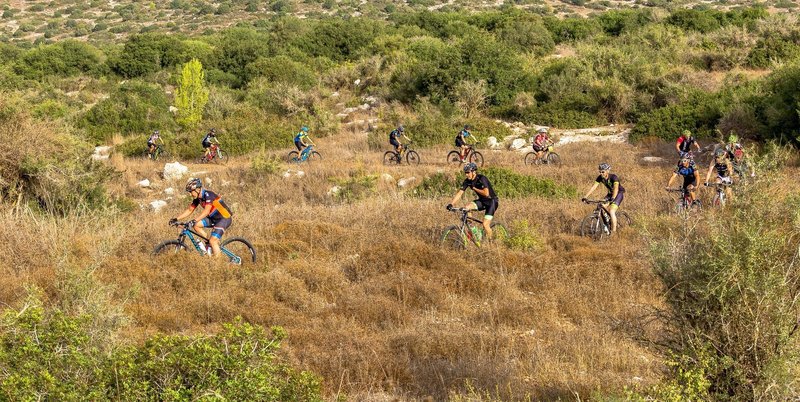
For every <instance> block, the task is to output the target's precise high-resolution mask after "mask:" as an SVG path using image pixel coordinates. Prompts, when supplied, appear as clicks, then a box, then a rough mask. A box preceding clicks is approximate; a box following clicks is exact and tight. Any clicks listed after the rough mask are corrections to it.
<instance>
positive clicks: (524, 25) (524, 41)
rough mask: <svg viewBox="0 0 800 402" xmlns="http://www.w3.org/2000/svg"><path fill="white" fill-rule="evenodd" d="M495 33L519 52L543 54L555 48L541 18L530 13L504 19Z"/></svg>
mask: <svg viewBox="0 0 800 402" xmlns="http://www.w3.org/2000/svg"><path fill="white" fill-rule="evenodd" d="M495 35H497V37H498V38H499V39H500V41H501V42H503V43H505V44H506V45H508V46H510V47H511V48H513V49H515V50H516V51H519V52H530V53H532V54H534V55H537V56H544V55H546V54H549V53H552V51H553V49H555V41H554V40H553V37H552V36H551V35H550V32H549V31H548V30H547V27H545V25H544V23H543V22H542V19H541V18H540V17H534V16H533V15H530V14H525V15H523V16H521V17H519V18H514V19H508V20H506V21H504V22H503V23H502V25H500V26H499V27H498V28H497V30H496V31H495Z"/></svg>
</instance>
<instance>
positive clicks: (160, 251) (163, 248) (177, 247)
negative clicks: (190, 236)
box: [153, 240, 190, 256]
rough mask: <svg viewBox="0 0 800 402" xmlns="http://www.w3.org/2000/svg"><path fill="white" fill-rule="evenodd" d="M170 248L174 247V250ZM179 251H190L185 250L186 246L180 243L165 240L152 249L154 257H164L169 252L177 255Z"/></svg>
mask: <svg viewBox="0 0 800 402" xmlns="http://www.w3.org/2000/svg"><path fill="white" fill-rule="evenodd" d="M170 246H174V248H173V247H170ZM181 250H184V251H190V249H189V248H187V247H186V244H185V243H184V242H182V241H178V240H166V241H163V242H161V243H159V244H158V245H157V246H156V247H155V248H154V249H153V255H154V256H156V255H165V254H169V252H170V251H171V252H173V253H177V252H179V251H181Z"/></svg>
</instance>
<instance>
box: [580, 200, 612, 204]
mask: <svg viewBox="0 0 800 402" xmlns="http://www.w3.org/2000/svg"><path fill="white" fill-rule="evenodd" d="M582 201H583V203H584V204H605V203H607V202H611V200H582Z"/></svg>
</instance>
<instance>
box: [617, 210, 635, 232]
mask: <svg viewBox="0 0 800 402" xmlns="http://www.w3.org/2000/svg"><path fill="white" fill-rule="evenodd" d="M630 225H633V219H631V217H630V215H628V213H627V212H625V211H617V230H619V229H622V228H625V227H628V226H630Z"/></svg>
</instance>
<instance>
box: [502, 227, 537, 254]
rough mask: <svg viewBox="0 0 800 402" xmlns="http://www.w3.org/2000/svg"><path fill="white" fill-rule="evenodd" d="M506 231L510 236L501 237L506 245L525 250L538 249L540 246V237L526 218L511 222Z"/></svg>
mask: <svg viewBox="0 0 800 402" xmlns="http://www.w3.org/2000/svg"><path fill="white" fill-rule="evenodd" d="M508 231H509V234H510V236H509V237H506V238H505V239H503V243H504V244H505V245H506V247H508V248H510V249H513V250H518V251H527V252H535V251H539V250H540V249H541V248H542V239H541V237H540V236H539V234H538V233H537V230H536V228H535V227H532V225H531V224H530V222H528V220H527V219H522V220H517V221H513V222H511V224H510V225H509V227H508Z"/></svg>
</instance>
